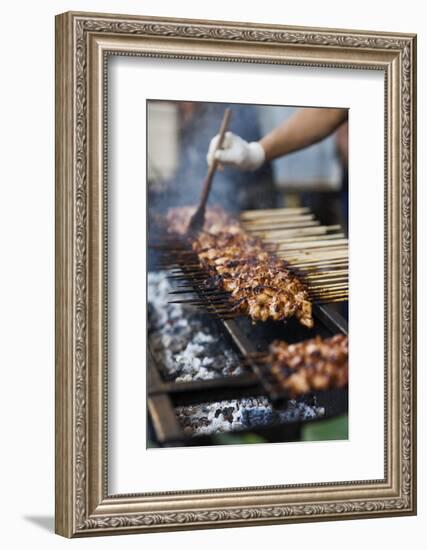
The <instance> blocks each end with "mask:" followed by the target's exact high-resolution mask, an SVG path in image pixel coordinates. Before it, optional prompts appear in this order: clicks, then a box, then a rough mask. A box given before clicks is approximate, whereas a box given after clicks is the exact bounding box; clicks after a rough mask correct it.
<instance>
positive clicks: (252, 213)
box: [240, 206, 310, 219]
mask: <svg viewBox="0 0 427 550" xmlns="http://www.w3.org/2000/svg"><path fill="white" fill-rule="evenodd" d="M306 212H310V209H309V208H307V207H306V206H301V207H295V208H263V209H261V210H244V211H243V212H241V213H240V219H247V218H259V217H261V218H263V219H265V218H266V217H268V216H286V215H287V214H305V213H306Z"/></svg>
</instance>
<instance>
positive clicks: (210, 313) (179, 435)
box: [148, 209, 348, 445]
mask: <svg viewBox="0 0 427 550" xmlns="http://www.w3.org/2000/svg"><path fill="white" fill-rule="evenodd" d="M299 210H300V211H301V210H302V212H298V213H297V214H301V215H302V216H304V221H302V222H301V220H300V219H298V216H297V215H296V216H293V215H290V214H288V219H287V221H286V223H285V224H284V225H283V222H273V224H272V225H271V223H272V222H271V221H270V222H268V223H269V225H268V223H267V222H266V221H265V220H266V216H264V217H263V216H262V212H261V213H260V214H259V217H256V218H255V220H254V219H253V218H252V217H251V215H250V214H249V215H248V216H247V217H246V218H245V217H243V219H244V220H248V219H249V223H247V224H246V229H247V230H254V231H255V232H258V234H259V235H260V236H262V237H263V236H269V237H271V236H272V233H271V231H279V234H278V235H279V237H277V236H276V234H275V235H273V237H274V238H276V239H278V240H276V241H273V242H272V241H271V238H270V241H269V243H270V244H275V246H277V245H278V244H279V245H281V244H283V243H282V241H286V243H287V244H290V240H289V239H288V238H286V239H283V233H280V232H281V231H285V232H286V233H285V235H286V236H287V235H290V234H291V233H290V231H292V229H293V227H294V225H295V224H297V228H298V230H299V231H298V234H299V235H301V232H300V230H301V229H303V230H306V231H307V232H308V233H309V235H308V238H309V240H308V241H307V240H305V241H298V240H297V241H296V242H297V243H301V242H302V243H303V244H302V246H303V247H304V248H303V249H299V248H295V247H294V248H291V249H290V250H292V251H293V258H294V263H295V269H298V270H300V271H299V274H300V276H301V275H303V276H306V275H307V274H310V275H311V276H314V280H317V279H319V280H320V281H321V282H323V281H324V280H325V276H324V275H322V274H324V273H326V274H327V277H328V279H327V280H326V282H325V285H326V287H328V290H327V291H326V294H324V292H325V291H323V292H322V289H321V288H320V286H319V285H318V284H316V285H315V287H314V288H312V298H313V300H314V305H313V317H314V328H313V329H307V328H305V327H302V326H301V325H300V324H299V323H298V322H297V321H296V319H293V318H292V319H289V320H287V321H286V322H277V321H275V322H274V321H267V322H264V323H256V324H253V323H252V322H251V321H250V319H248V318H245V317H239V316H238V314H237V312H236V311H235V310H233V308H232V306H230V304H229V303H228V302H227V296H226V293H223V292H218V290H216V289H215V288H214V287H212V286H209V285H206V280H207V274H206V273H205V272H203V270H202V269H201V267H200V265H199V264H198V261H197V257H196V256H195V255H194V253H193V252H192V250H191V249H190V248H189V245H188V243H186V242H185V239H179V238H177V237H176V236H170V235H163V236H162V237H161V238H160V239H159V241H157V242H152V243H151V246H152V247H153V248H155V249H156V250H157V251H158V252H159V253H160V256H159V259H158V265H159V267H161V268H162V269H165V268H166V269H168V270H169V277H170V279H171V280H172V281H173V282H174V285H175V289H174V290H173V291H172V293H171V294H173V296H171V302H177V303H185V304H187V303H188V304H191V305H193V306H194V307H195V308H197V309H198V310H200V311H201V312H203V313H204V315H205V316H206V319H208V322H214V323H216V324H217V325H218V327H220V329H221V330H222V331H223V333H224V334H226V335H227V337H228V339H229V340H230V342H231V343H232V345H233V346H234V347H235V349H237V350H238V352H239V354H240V357H241V360H242V362H244V363H245V364H246V365H247V366H248V367H250V368H248V369H247V372H245V373H244V374H238V375H232V376H223V377H220V378H215V379H213V380H197V381H190V382H171V381H165V380H164V379H163V378H162V375H161V371H162V368H161V365H159V364H158V361H157V359H156V358H155V355H154V354H153V353H152V350H151V349H150V348H149V349H148V409H149V412H150V418H151V422H152V425H153V428H154V431H155V436H156V439H157V441H158V442H159V443H160V444H161V445H175V444H183V443H186V444H195V440H197V444H201V443H203V441H202V440H203V439H204V440H205V441H206V442H209V438H207V437H203V436H197V437H189V436H187V435H186V434H185V433H184V431H183V429H182V427H181V425H180V423H179V421H178V418H177V416H176V414H175V407H177V406H180V405H191V404H197V403H205V402H213V401H222V400H228V399H238V398H244V397H256V396H261V395H266V396H268V398H269V399H270V400H271V401H272V403H273V404H274V406H275V407H284V406H286V405H287V402H288V399H289V396H288V395H287V394H286V393H285V392H284V391H283V390H281V389H279V388H277V387H276V386H275V384H274V383H273V382H272V378H271V376H269V373H268V370H266V369H265V368H262V367H261V366H260V365H259V364H258V363H257V361H256V360H254V358H255V357H256V353H257V352H264V351H265V350H266V349H267V348H268V345H269V344H270V343H271V342H272V341H273V340H274V339H276V338H279V339H285V340H286V341H288V342H289V343H293V342H299V341H301V340H304V339H308V338H312V337H314V336H316V335H320V336H322V337H329V336H332V335H334V334H337V333H343V334H347V330H348V329H347V322H346V320H345V319H344V318H343V317H342V316H341V315H340V314H339V313H338V312H337V310H336V307H335V306H334V305H333V304H330V303H329V302H338V301H343V300H346V299H347V295H348V294H347V293H348V280H347V279H348V274H347V271H346V261H347V257H346V254H347V252H346V246H347V244H346V241H345V242H341V241H343V239H342V236H341V234H340V233H337V232H336V231H337V230H339V228H338V227H337V226H334V227H333V228H332V231H335V232H333V233H332V234H331V236H332V235H337V237H335V238H334V239H327V240H326V241H325V240H323V237H324V236H325V233H328V232H329V231H330V228H327V229H323V228H322V226H320V224H318V223H317V222H316V220H314V219H313V216H311V215H310V214H307V211H306V209H299ZM269 219H270V220H271V218H269ZM280 223H282V225H280ZM301 223H302V224H303V225H302V226H301ZM306 223H308V224H309V225H308V226H306V225H305V224H306ZM267 226H268V227H267ZM278 227H282V228H283V227H284V229H278ZM254 228H255V229H254ZM266 232H267V233H266ZM317 236H321V237H322V239H321V240H322V242H327V243H328V246H326V247H316V244H315V243H316V239H317ZM297 238H298V237H297ZM313 239H314V240H313ZM337 241H340V243H339V244H336V242H337ZM304 243H309V247H308V248H306V247H305V246H304ZM319 250H320V253H319V254H318V255H317V256H316V253H317V252H319ZM285 253H286V250H285ZM287 254H288V257H289V252H287ZM331 273H332V277H330V275H331ZM336 281H338V282H336ZM181 294H183V295H185V294H190V296H191V297H190V298H185V297H184V298H183V299H176V298H179V297H180V295H181ZM299 399H303V400H305V401H306V402H308V403H316V404H317V405H318V406H324V407H325V410H326V414H325V416H323V417H322V420H323V419H326V418H331V417H334V416H337V415H338V414H343V413H345V412H347V405H348V393H347V389H346V388H344V389H336V390H326V391H322V392H315V393H311V394H307V395H305V396H303V397H302V398H299ZM313 422H316V420H314V421H313ZM304 423H307V422H304ZM301 425H302V423H301V422H297V423H294V424H282V425H281V426H280V434H281V436H280V437H281V440H283V441H292V440H298V439H299V430H300V428H301ZM251 431H253V430H252V429H251ZM269 431H271V430H269V429H268V428H261V429H257V432H259V433H267V432H269Z"/></svg>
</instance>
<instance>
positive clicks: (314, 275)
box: [305, 269, 348, 281]
mask: <svg viewBox="0 0 427 550" xmlns="http://www.w3.org/2000/svg"><path fill="white" fill-rule="evenodd" d="M328 277H329V278H330V277H348V269H337V270H336V271H324V272H320V273H309V274H308V275H305V279H309V280H310V281H311V280H313V279H314V280H318V279H319V280H324V279H327V278H328Z"/></svg>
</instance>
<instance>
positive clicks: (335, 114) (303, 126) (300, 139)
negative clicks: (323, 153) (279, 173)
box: [259, 108, 347, 160]
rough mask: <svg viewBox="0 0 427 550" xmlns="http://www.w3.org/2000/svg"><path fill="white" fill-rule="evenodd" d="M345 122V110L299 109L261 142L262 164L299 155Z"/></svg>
mask: <svg viewBox="0 0 427 550" xmlns="http://www.w3.org/2000/svg"><path fill="white" fill-rule="evenodd" d="M346 119H347V109H320V108H319V109H300V110H298V111H297V112H296V113H295V114H294V115H293V116H291V117H290V118H289V119H288V120H286V121H285V122H283V123H282V124H281V125H280V126H278V127H277V128H275V129H274V130H272V131H271V132H270V133H268V134H267V135H266V136H264V137H263V138H262V139H261V140H260V141H259V143H260V145H261V146H262V148H263V149H264V153H265V160H272V159H275V158H277V157H281V156H283V155H287V154H288V153H292V152H294V151H299V150H300V149H304V147H308V146H309V145H313V143H317V142H318V141H320V140H322V139H323V138H325V137H326V136H329V135H330V134H332V132H333V131H334V130H336V129H337V128H338V126H339V125H340V124H342V123H343V122H344V121H345V120H346Z"/></svg>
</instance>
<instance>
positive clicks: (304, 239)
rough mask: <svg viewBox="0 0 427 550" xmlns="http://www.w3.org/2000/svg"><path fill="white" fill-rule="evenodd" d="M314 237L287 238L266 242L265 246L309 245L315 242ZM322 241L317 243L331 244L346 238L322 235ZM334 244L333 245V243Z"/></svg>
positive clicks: (338, 234)
mask: <svg viewBox="0 0 427 550" xmlns="http://www.w3.org/2000/svg"><path fill="white" fill-rule="evenodd" d="M313 237H314V235H303V236H301V237H286V238H284V239H278V240H272V241H265V244H269V243H271V244H278V245H281V244H284V245H286V244H293V243H305V242H307V243H309V242H314V241H313ZM321 237H322V238H321V240H320V241H317V242H326V241H328V242H331V241H335V240H336V239H344V238H345V235H344V233H333V234H331V235H322V236H321ZM331 244H332V243H331Z"/></svg>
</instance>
